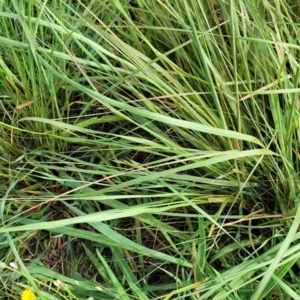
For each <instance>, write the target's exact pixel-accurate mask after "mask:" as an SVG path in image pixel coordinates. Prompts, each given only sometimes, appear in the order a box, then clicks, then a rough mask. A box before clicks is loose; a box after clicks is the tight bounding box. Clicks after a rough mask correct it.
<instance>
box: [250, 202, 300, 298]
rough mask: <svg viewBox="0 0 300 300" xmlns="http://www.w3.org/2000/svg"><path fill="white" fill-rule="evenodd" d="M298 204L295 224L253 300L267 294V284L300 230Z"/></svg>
mask: <svg viewBox="0 0 300 300" xmlns="http://www.w3.org/2000/svg"><path fill="white" fill-rule="evenodd" d="M297 206H298V207H297V212H296V215H295V218H294V221H293V224H292V226H291V227H290V229H289V231H288V234H287V236H286V238H285V240H284V242H283V244H282V246H281V248H280V249H279V251H278V252H277V254H276V256H275V258H274V261H273V263H272V264H271V265H270V266H269V268H268V270H267V272H266V273H265V275H264V276H263V278H262V280H261V281H260V283H259V284H258V286H257V289H256V291H255V293H254V295H253V296H252V297H251V300H259V299H262V297H263V296H264V294H265V288H266V286H267V284H268V283H269V281H270V280H272V276H273V274H274V272H275V271H276V269H277V267H278V265H279V263H280V261H281V259H282V258H283V256H284V254H285V253H286V251H287V250H288V248H289V246H290V244H291V243H292V240H293V237H294V236H295V234H296V233H297V231H298V228H299V225H300V204H298V205H297Z"/></svg>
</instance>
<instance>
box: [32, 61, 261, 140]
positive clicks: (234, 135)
mask: <svg viewBox="0 0 300 300" xmlns="http://www.w3.org/2000/svg"><path fill="white" fill-rule="evenodd" d="M39 59H40V61H41V63H42V64H43V65H44V66H45V67H46V68H48V69H49V70H51V71H52V72H53V73H54V74H55V75H56V76H58V77H59V78H61V79H62V80H64V81H66V82H68V83H69V84H71V85H72V86H74V87H76V88H78V89H79V90H81V91H82V92H85V93H86V94H88V95H90V96H91V97H93V98H95V99H97V100H98V101H99V102H101V103H102V104H104V105H110V106H113V107H116V108H119V109H121V110H125V111H128V112H130V113H132V114H137V115H140V116H144V117H146V118H149V119H152V120H156V121H159V122H162V123H165V124H170V125H174V126H179V127H182V128H187V129H192V130H196V131H200V132H205V133H209V134H214V135H218V136H222V137H229V138H233V139H237V140H240V139H241V140H245V141H249V142H253V143H255V144H258V145H261V146H262V144H261V142H260V141H259V140H258V139H257V138H255V137H253V136H248V135H246V134H242V133H237V132H234V131H230V130H225V129H219V128H214V127H209V126H205V125H201V124H196V123H193V122H190V121H185V120H180V121H178V120H176V119H174V118H171V117H168V116H164V115H160V114H157V113H153V112H150V111H146V110H143V109H139V108H136V107H133V106H131V105H128V104H126V103H121V102H118V101H116V100H113V99H111V98H108V97H106V96H103V95H101V94H100V93H98V92H96V91H94V90H91V89H89V88H86V87H84V86H82V85H80V84H78V83H77V82H75V81H74V80H72V79H70V78H68V77H66V76H65V75H64V74H61V73H60V72H58V71H56V70H55V69H54V68H52V66H51V65H49V64H48V63H47V62H46V61H45V60H44V59H43V58H42V57H40V56H39ZM116 112H118V111H116ZM118 114H119V115H123V114H122V113H121V112H118ZM27 120H30V119H28V118H27Z"/></svg>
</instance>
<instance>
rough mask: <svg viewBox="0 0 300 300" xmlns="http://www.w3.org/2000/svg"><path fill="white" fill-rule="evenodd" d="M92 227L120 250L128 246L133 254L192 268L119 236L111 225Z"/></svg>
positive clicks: (99, 224)
mask: <svg viewBox="0 0 300 300" xmlns="http://www.w3.org/2000/svg"><path fill="white" fill-rule="evenodd" d="M66 206H67V207H69V209H71V210H72V211H73V212H74V213H76V215H79V216H88V215H90V214H88V215H87V214H85V213H84V212H82V211H81V210H79V209H77V208H75V207H74V206H71V205H68V204H67V203H66ZM131 209H132V208H131ZM143 214H147V212H145V213H143ZM115 219H118V218H115ZM90 225H91V226H93V227H94V228H95V229H96V230H98V231H99V232H101V233H102V234H104V235H105V236H107V237H108V238H110V239H111V240H112V241H114V242H116V243H118V245H119V247H120V248H122V247H124V245H126V249H128V250H130V251H133V252H137V253H140V254H142V255H144V256H150V257H154V258H156V259H159V260H162V261H168V262H172V263H175V264H178V265H182V266H186V267H190V266H191V264H190V263H189V262H187V261H184V260H183V259H180V258H179V259H178V258H176V257H172V256H170V255H167V254H165V253H161V252H159V251H155V250H152V249H149V248H147V247H145V246H143V245H139V244H137V243H135V242H134V241H132V240H130V239H128V238H126V237H125V236H123V235H121V234H119V233H118V232H116V231H115V230H113V229H112V228H111V227H110V226H109V225H107V224H105V223H102V222H100V221H99V222H97V223H90Z"/></svg>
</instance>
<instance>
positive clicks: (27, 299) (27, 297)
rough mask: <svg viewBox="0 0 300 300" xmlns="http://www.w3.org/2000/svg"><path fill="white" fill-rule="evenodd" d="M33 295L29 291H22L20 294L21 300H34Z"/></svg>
mask: <svg viewBox="0 0 300 300" xmlns="http://www.w3.org/2000/svg"><path fill="white" fill-rule="evenodd" d="M34 298H35V294H34V292H33V291H31V290H24V291H23V292H22V293H21V300H34Z"/></svg>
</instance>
